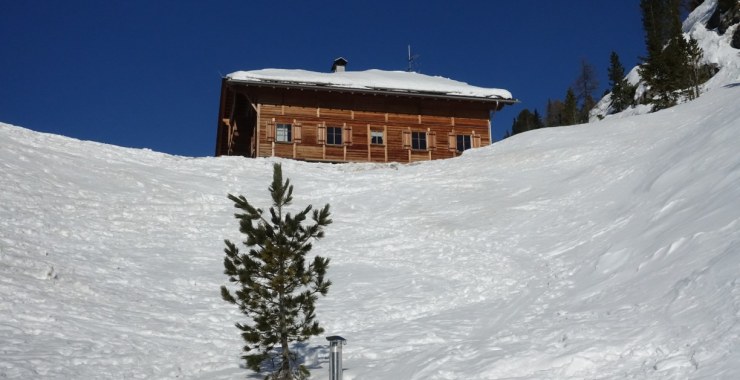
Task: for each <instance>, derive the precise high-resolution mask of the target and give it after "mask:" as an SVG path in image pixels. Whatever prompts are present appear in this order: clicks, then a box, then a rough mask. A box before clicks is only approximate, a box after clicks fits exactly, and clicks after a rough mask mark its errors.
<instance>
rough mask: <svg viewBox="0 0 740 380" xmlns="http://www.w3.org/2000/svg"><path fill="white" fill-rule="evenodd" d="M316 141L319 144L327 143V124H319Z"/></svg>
mask: <svg viewBox="0 0 740 380" xmlns="http://www.w3.org/2000/svg"><path fill="white" fill-rule="evenodd" d="M317 132H318V133H317V134H316V142H317V143H319V144H326V125H323V124H321V125H319V127H318V128H317Z"/></svg>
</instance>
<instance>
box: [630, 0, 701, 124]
mask: <svg viewBox="0 0 740 380" xmlns="http://www.w3.org/2000/svg"><path fill="white" fill-rule="evenodd" d="M680 3H681V0H640V9H641V10H642V22H643V27H644V29H645V44H646V47H647V53H648V54H647V57H646V58H644V59H643V60H644V62H643V64H642V65H641V67H640V75H641V76H642V78H643V80H645V83H647V84H648V86H649V90H650V92H649V96H648V99H647V101H649V102H653V104H654V109H656V110H658V109H662V108H667V107H670V106H673V105H674V104H676V102H677V101H678V98H679V96H680V95H682V93H684V91H683V90H685V89H687V88H689V87H690V86H691V64H690V62H689V44H688V43H687V42H686V40H685V39H684V38H683V35H682V32H681V20H680Z"/></svg>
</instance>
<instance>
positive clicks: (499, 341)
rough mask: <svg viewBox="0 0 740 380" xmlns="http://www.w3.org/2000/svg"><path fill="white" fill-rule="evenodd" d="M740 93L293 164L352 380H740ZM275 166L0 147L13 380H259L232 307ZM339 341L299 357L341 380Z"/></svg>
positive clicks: (0, 288)
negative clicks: (465, 145)
mask: <svg viewBox="0 0 740 380" xmlns="http://www.w3.org/2000/svg"><path fill="white" fill-rule="evenodd" d="M738 99H740V83H734V84H730V85H727V86H725V87H720V88H718V89H716V90H713V91H710V92H708V93H707V94H705V95H703V96H702V97H701V98H699V99H697V100H695V101H693V102H690V103H686V104H683V105H680V106H677V107H675V108H672V109H668V110H665V111H661V112H658V113H654V114H649V115H642V116H633V117H629V118H623V119H619V120H617V119H615V120H605V121H601V122H600V123H598V124H597V125H596V126H593V127H586V126H575V127H568V128H557V129H544V130H537V131H532V132H528V133H525V134H522V135H517V136H515V137H513V138H510V139H507V140H505V141H503V142H501V143H497V144H495V145H493V146H490V147H486V148H483V149H478V150H474V151H468V152H466V154H464V155H463V156H462V157H460V158H456V159H450V160H443V161H434V162H426V163H421V164H415V165H371V164H347V165H330V164H313V163H303V162H296V161H290V160H285V161H281V162H283V168H284V173H285V174H286V176H288V177H290V178H291V180H292V182H293V183H294V184H295V186H296V191H295V205H296V207H301V206H303V205H305V204H307V203H311V204H314V205H315V206H319V205H323V204H324V203H327V202H328V203H330V204H331V205H332V209H333V213H334V215H333V219H334V221H335V223H334V224H332V225H331V226H330V227H329V228H328V230H327V237H326V239H324V240H322V241H320V242H318V243H317V244H316V245H315V251H316V252H318V253H321V254H322V255H325V256H328V257H330V258H331V259H332V264H331V267H330V269H329V278H330V279H331V280H332V281H333V282H334V285H333V287H332V289H331V290H330V292H329V295H328V296H327V297H326V298H323V299H322V300H321V301H320V303H319V305H318V319H319V320H320V321H321V322H322V324H323V325H324V327H325V328H326V331H327V335H334V334H338V335H342V336H343V337H345V338H347V340H348V345H347V346H345V351H344V367H345V368H346V370H345V376H344V377H345V379H348V380H352V379H624V378H638V379H661V378H664V379H683V378H711V379H738V378H740V150H739V147H740V107H738ZM274 161H276V160H269V159H245V158H234V157H230V158H229V157H222V158H197V159H196V158H183V157H174V156H169V155H165V154H161V153H156V152H152V151H146V150H134V149H125V148H120V147H115V146H109V145H104V144H98V143H92V142H84V141H78V140H74V139H70V138H66V137H61V136H56V135H49V134H42V133H37V132H33V131H30V130H26V129H23V128H19V127H14V126H9V125H5V124H0V190H1V191H0V263H1V264H2V265H0V300H1V301H2V302H0V378H13V379H33V378H44V379H137V378H139V379H145V378H146V379H155V378H188V379H234V378H245V377H246V378H254V379H257V378H261V377H259V376H255V375H250V372H249V371H247V370H245V369H243V368H240V360H239V356H240V354H241V352H240V349H241V346H242V344H241V341H240V338H239V336H238V330H237V329H236V328H235V327H234V326H233V324H234V322H236V321H238V320H240V318H241V315H239V314H238V312H237V310H236V309H235V308H234V307H233V306H231V305H229V304H227V303H225V302H223V301H222V300H221V299H220V296H219V286H220V285H221V284H223V283H225V280H226V276H224V275H223V274H222V260H223V253H222V250H223V239H224V238H229V239H233V240H237V241H238V240H240V235H239V233H238V231H237V223H236V221H235V220H234V219H233V217H232V213H233V211H234V210H233V208H232V205H231V204H230V202H229V201H228V199H227V198H226V194H227V193H229V192H233V193H240V194H245V195H246V196H247V197H248V198H249V199H250V200H252V201H253V202H254V203H255V204H257V205H267V204H268V193H267V187H268V185H269V181H270V176H271V165H272V162H274ZM326 343H327V342H326V341H325V340H324V338H323V337H316V338H315V339H313V340H311V341H310V342H308V344H307V345H305V346H303V347H301V348H300V349H301V350H302V352H304V353H305V354H306V361H307V364H308V365H309V366H310V367H312V372H313V376H312V378H313V379H327V378H328V368H327V367H328V365H327V360H328V353H327V346H326Z"/></svg>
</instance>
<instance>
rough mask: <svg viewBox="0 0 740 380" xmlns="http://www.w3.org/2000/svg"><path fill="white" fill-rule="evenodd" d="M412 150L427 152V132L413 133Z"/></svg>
mask: <svg viewBox="0 0 740 380" xmlns="http://www.w3.org/2000/svg"><path fill="white" fill-rule="evenodd" d="M411 149H414V150H427V133H426V132H411Z"/></svg>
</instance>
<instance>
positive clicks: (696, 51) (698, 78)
mask: <svg viewBox="0 0 740 380" xmlns="http://www.w3.org/2000/svg"><path fill="white" fill-rule="evenodd" d="M686 54H687V55H688V59H689V73H690V75H689V81H690V83H689V84H690V85H691V87H690V88H689V90H688V97H689V99H696V98H698V97H699V85H700V84H701V83H702V82H703V80H702V64H701V59H702V56H703V55H704V52H703V51H702V50H701V47H699V42H697V41H696V40H695V39H693V38H689V41H688V42H687V44H686Z"/></svg>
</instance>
